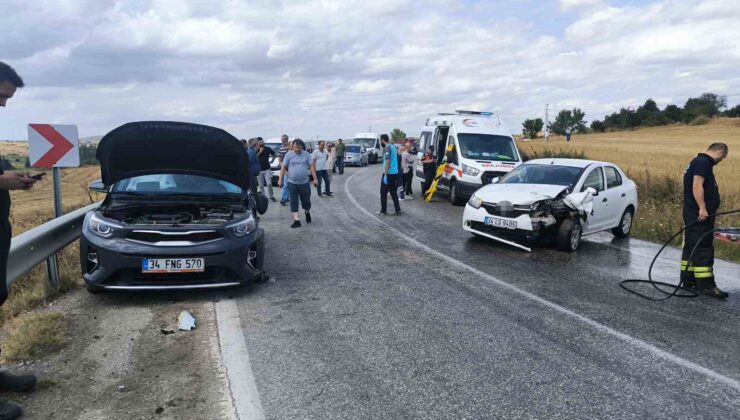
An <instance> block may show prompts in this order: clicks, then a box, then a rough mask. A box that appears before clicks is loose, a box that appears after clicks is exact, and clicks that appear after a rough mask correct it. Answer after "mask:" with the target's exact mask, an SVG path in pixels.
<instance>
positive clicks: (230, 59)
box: [0, 0, 740, 138]
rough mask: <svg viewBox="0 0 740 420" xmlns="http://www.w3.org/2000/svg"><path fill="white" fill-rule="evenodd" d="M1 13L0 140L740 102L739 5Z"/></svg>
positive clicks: (340, 133)
mask: <svg viewBox="0 0 740 420" xmlns="http://www.w3.org/2000/svg"><path fill="white" fill-rule="evenodd" d="M7 3H8V5H9V6H10V7H6V8H5V9H4V10H7V11H10V12H6V13H4V14H3V15H1V16H0V25H2V26H3V27H4V28H5V32H4V36H3V37H1V38H0V51H2V54H3V56H2V60H4V61H8V62H9V63H10V64H12V65H13V66H15V67H16V68H17V69H18V70H19V71H20V72H21V74H22V75H23V76H24V78H25V80H26V82H27V85H28V87H26V88H25V89H23V90H21V91H20V92H19V93H18V95H17V96H16V97H15V98H13V99H12V101H11V103H10V106H9V107H8V108H5V109H3V110H2V111H0V138H8V137H15V138H19V137H25V126H26V124H27V123H28V122H31V121H34V122H44V121H50V122H55V121H63V122H67V123H76V124H79V126H80V132H81V134H82V135H93V134H103V133H105V132H107V131H109V130H111V129H112V128H114V127H115V126H117V125H118V124H122V123H125V122H127V121H133V120H146V119H178V120H186V121H194V122H199V123H205V124H212V125H218V126H221V127H223V128H226V129H228V130H230V131H232V132H233V133H234V134H235V135H237V136H238V137H253V136H255V135H262V136H263V137H274V136H277V135H279V134H282V133H283V132H288V133H290V134H291V135H296V136H307V135H308V136H312V137H313V136H315V135H316V134H317V133H319V134H320V135H321V136H326V137H329V138H331V137H347V136H348V135H351V134H352V133H353V132H355V131H360V130H362V129H365V128H366V127H367V126H369V125H372V126H373V127H375V128H376V129H378V130H381V131H390V129H392V128H394V127H399V128H402V129H403V130H404V131H406V132H408V133H415V132H416V131H417V130H418V126H419V125H420V124H421V122H422V121H423V120H424V119H425V118H426V117H427V116H429V115H431V114H434V113H436V112H441V111H450V110H453V109H456V108H476V109H481V110H497V111H499V114H500V115H501V116H502V118H503V119H504V120H505V121H507V122H508V123H509V126H510V128H511V129H512V131H519V125H520V122H521V121H523V120H524V119H525V118H532V117H537V116H542V114H543V113H544V105H545V104H546V103H549V104H550V107H551V109H555V110H557V109H559V108H561V107H573V106H580V107H581V108H583V109H584V110H586V112H587V117H589V118H593V117H601V116H602V115H603V113H606V112H609V111H612V110H615V109H617V108H618V107H619V106H626V105H632V104H633V102H637V103H638V104H639V102H641V101H644V99H645V98H646V97H648V96H654V97H659V98H662V100H664V101H666V102H670V101H674V102H676V103H683V101H685V100H686V98H687V97H688V96H691V95H697V94H700V93H702V92H703V91H705V90H716V91H717V93H720V94H721V93H725V91H727V92H729V91H732V92H735V91H740V73H738V72H737V71H736V69H737V68H740V44H738V43H737V42H736V40H737V39H740V5H739V4H738V3H737V2H736V1H723V0H707V1H699V0H684V1H678V0H653V1H648V2H647V3H643V4H634V3H628V4H627V5H621V6H620V5H617V3H615V2H611V4H610V3H609V2H606V1H589V0H562V1H559V2H555V1H552V2H548V3H543V2H541V1H539V0H519V1H517V2H496V3H494V2H486V1H475V0H473V1H468V0H466V1H462V0H430V1H428V2H424V3H421V2H414V1H411V0H383V1H375V2H366V1H360V0H347V1H333V0H323V1H322V0H316V1H312V0H305V1H295V2H293V1H291V2H275V1H269V0H258V1H250V2H246V1H238V0H214V1H211V2H201V1H196V0H190V1H179V0H178V1H174V0H132V1H126V2H100V1H94V0H67V1H64V2H59V1H52V0H46V1H41V2H34V3H33V4H31V3H28V2H26V1H22V0H8V2H7ZM574 12H576V13H574Z"/></svg>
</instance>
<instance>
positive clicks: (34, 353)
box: [3, 313, 69, 362]
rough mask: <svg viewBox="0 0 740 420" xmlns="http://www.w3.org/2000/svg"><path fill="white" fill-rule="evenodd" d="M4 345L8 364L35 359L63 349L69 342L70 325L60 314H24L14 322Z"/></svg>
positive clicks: (5, 358) (4, 356)
mask: <svg viewBox="0 0 740 420" xmlns="http://www.w3.org/2000/svg"><path fill="white" fill-rule="evenodd" d="M11 331H12V332H11V333H10V335H9V336H8V338H7V339H6V340H5V342H4V343H3V360H4V361H6V362H12V361H20V360H29V359H34V358H37V357H40V356H43V355H45V354H49V353H53V352H56V351H58V350H59V349H61V348H62V347H63V346H64V345H65V344H66V343H67V341H68V339H69V338H68V325H67V320H66V319H65V318H64V315H62V314H60V313H29V314H23V315H21V316H19V317H17V318H15V319H13V321H12V325H11Z"/></svg>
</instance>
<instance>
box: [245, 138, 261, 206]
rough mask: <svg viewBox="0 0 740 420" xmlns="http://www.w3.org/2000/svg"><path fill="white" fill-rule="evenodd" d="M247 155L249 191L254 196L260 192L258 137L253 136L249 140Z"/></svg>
mask: <svg viewBox="0 0 740 420" xmlns="http://www.w3.org/2000/svg"><path fill="white" fill-rule="evenodd" d="M247 156H248V157H249V191H251V192H252V196H253V197H257V193H258V192H259V188H258V184H257V177H258V176H259V175H260V161H259V158H258V157H257V139H256V138H251V139H249V142H247Z"/></svg>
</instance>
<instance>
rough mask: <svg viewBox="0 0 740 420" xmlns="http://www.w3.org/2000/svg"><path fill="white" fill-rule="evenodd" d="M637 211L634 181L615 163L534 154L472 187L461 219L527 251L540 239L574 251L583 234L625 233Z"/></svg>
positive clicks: (471, 227)
mask: <svg viewBox="0 0 740 420" xmlns="http://www.w3.org/2000/svg"><path fill="white" fill-rule="evenodd" d="M636 212H637V187H636V185H635V183H634V182H633V181H632V180H630V179H629V178H628V177H627V175H625V174H624V172H622V170H621V169H619V167H617V165H614V164H612V163H608V162H597V161H592V160H580V159H536V160H531V161H528V162H526V163H525V164H523V165H521V166H519V167H517V168H516V169H514V170H513V171H511V172H509V173H508V174H506V175H504V176H503V177H501V178H500V179H498V178H496V179H494V180H493V184H491V185H487V186H485V187H483V188H481V189H479V190H478V191H476V192H475V193H474V194H473V196H472V197H471V198H470V200H469V201H468V203H467V205H466V206H465V211H464V213H463V220H462V223H463V229H465V230H467V231H469V232H472V233H473V234H475V235H478V236H482V237H486V238H491V239H494V240H496V241H499V242H503V243H506V244H509V245H513V246H516V247H518V248H522V249H525V250H528V251H530V250H531V245H532V244H535V243H539V242H554V243H555V244H556V246H557V248H558V249H560V250H562V251H575V250H576V249H577V248H578V246H579V244H580V242H581V236H582V235H589V234H592V233H596V232H601V231H605V230H611V232H612V233H613V234H614V236H617V237H626V236H629V234H630V231H631V230H632V221H633V220H634V217H635V213H636Z"/></svg>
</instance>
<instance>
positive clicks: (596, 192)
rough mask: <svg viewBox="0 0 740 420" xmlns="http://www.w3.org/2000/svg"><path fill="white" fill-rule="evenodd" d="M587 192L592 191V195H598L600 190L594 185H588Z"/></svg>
mask: <svg viewBox="0 0 740 420" xmlns="http://www.w3.org/2000/svg"><path fill="white" fill-rule="evenodd" d="M586 192H587V193H591V195H592V196H594V197H597V196H598V195H599V192H598V191H597V190H596V188H594V187H588V188H586Z"/></svg>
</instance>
